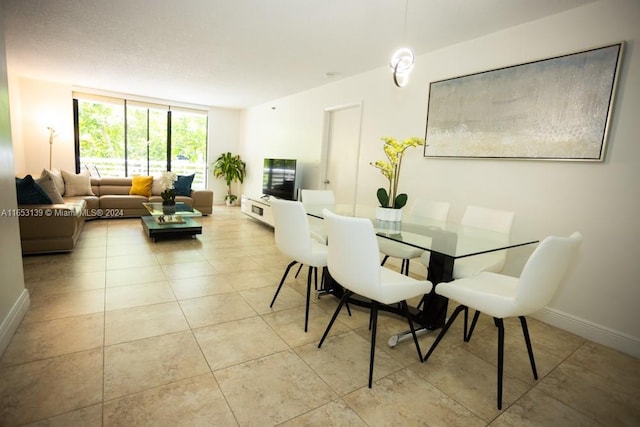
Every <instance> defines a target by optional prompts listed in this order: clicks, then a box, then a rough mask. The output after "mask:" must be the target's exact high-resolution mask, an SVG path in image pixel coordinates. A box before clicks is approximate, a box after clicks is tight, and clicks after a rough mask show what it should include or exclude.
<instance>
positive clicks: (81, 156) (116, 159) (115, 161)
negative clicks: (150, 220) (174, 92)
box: [74, 93, 208, 188]
mask: <svg viewBox="0 0 640 427" xmlns="http://www.w3.org/2000/svg"><path fill="white" fill-rule="evenodd" d="M74 100H75V101H76V102H77V106H78V114H77V117H76V120H77V132H78V135H77V141H78V143H77V144H76V158H77V159H78V161H79V165H77V166H78V168H79V170H84V169H88V170H97V171H98V173H99V174H100V176H102V177H109V176H112V177H125V176H133V175H152V176H158V175H160V174H161V173H162V172H164V171H166V170H172V171H173V172H175V173H177V174H178V175H191V174H194V173H195V178H194V181H193V185H192V186H193V187H194V188H205V187H206V184H207V182H206V179H207V131H208V128H207V127H208V116H207V112H206V111H203V110H195V109H187V108H181V107H171V106H169V105H159V104H151V103H144V102H138V101H128V100H124V99H118V98H112V97H103V96H99V95H90V94H77V93H74ZM169 120H170V123H171V126H170V129H169V126H168V123H169ZM168 153H169V155H170V159H169V158H168Z"/></svg>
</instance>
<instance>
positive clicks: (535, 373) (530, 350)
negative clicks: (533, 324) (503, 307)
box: [518, 316, 538, 380]
mask: <svg viewBox="0 0 640 427" xmlns="http://www.w3.org/2000/svg"><path fill="white" fill-rule="evenodd" d="M518 318H519V319H520V324H521V325H522V333H523V335H524V342H525V343H526V344H527V352H528V353H529V361H530V362H531V370H532V371H533V378H534V379H536V380H537V379H538V370H537V369H536V360H535V358H534V357H533V347H531V338H529V328H528V327H527V319H525V318H524V316H519V317H518Z"/></svg>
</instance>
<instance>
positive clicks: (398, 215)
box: [376, 206, 402, 222]
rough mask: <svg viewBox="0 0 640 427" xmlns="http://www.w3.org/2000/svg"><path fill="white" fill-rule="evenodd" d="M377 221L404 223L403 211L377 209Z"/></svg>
mask: <svg viewBox="0 0 640 427" xmlns="http://www.w3.org/2000/svg"><path fill="white" fill-rule="evenodd" d="M376 219H379V220H380V221H391V222H399V221H402V209H393V208H381V207H380V206H378V207H377V208H376Z"/></svg>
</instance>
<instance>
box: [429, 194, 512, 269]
mask: <svg viewBox="0 0 640 427" xmlns="http://www.w3.org/2000/svg"><path fill="white" fill-rule="evenodd" d="M513 218H514V213H513V212H511V211H506V210H500V209H490V208H485V207H481V206H468V207H467V208H466V209H465V212H464V215H463V216H462V221H461V225H462V227H463V228H462V232H463V233H465V234H467V235H468V236H470V235H471V236H472V235H473V234H474V233H478V234H482V233H484V232H486V231H488V232H492V233H495V235H496V236H497V237H496V238H501V237H502V238H505V239H508V238H509V234H510V233H511V227H512V225H513ZM506 258H507V252H506V251H496V252H489V253H486V254H480V255H474V256H472V257H467V258H461V259H458V260H456V262H455V264H454V265H453V278H454V279H460V278H462V277H469V276H473V275H475V274H478V273H480V272H482V271H491V272H494V273H499V272H500V271H502V268H503V267H504V263H505V261H506ZM421 261H422V263H423V264H424V265H425V266H426V267H427V268H428V267H429V252H425V253H424V254H423V255H422V256H421Z"/></svg>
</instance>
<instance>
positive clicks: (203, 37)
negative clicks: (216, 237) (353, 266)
mask: <svg viewBox="0 0 640 427" xmlns="http://www.w3.org/2000/svg"><path fill="white" fill-rule="evenodd" d="M2 1H3V5H2V6H3V11H2V15H3V19H4V29H5V42H6V51H7V64H8V69H9V74H10V75H12V76H23V77H27V78H33V79H38V80H45V81H52V82H59V83H65V84H71V85H75V86H80V87H87V88H95V89H100V90H108V91H114V92H119V93H123V94H130V95H138V96H145V97H152V98H159V99H166V100H171V101H177V102H182V103H191V104H198V105H207V106H220V107H228V108H245V107H248V106H252V105H257V104H261V103H264V102H267V101H269V100H273V99H277V98H280V97H283V96H287V95H290V94H293V93H297V92H300V91H303V90H307V89H310V88H313V87H317V86H321V85H323V84H326V83H329V82H331V81H333V80H336V79H341V78H345V77H348V76H352V75H355V74H358V73H362V72H365V71H368V70H372V69H374V68H378V67H381V66H385V65H386V64H387V63H388V60H389V58H390V56H391V54H392V52H393V51H394V50H395V49H397V48H398V47H401V45H402V44H403V43H405V44H407V45H409V46H411V47H412V48H413V49H414V51H415V52H416V54H422V53H426V52H429V51H433V50H437V49H440V48H443V47H446V46H450V45H452V44H455V43H459V42H462V41H465V40H469V39H473V38H477V37H480V36H482V35H485V34H489V33H493V32H496V31H499V30H501V29H504V28H508V27H512V26H515V25H519V24H522V23H525V22H528V21H533V20H536V19H540V18H543V17H545V16H549V15H553V14H556V13H560V12H563V11H565V10H568V9H571V8H574V7H579V6H581V5H584V4H586V3H590V2H592V1H594V0H473V1H470V0H408V1H407V3H406V5H407V9H406V10H407V13H406V26H405V24H404V22H405V2H404V1H402V0H233V1H229V0H179V1H178V0H108V1H105V0H2ZM390 78H391V77H390Z"/></svg>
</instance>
